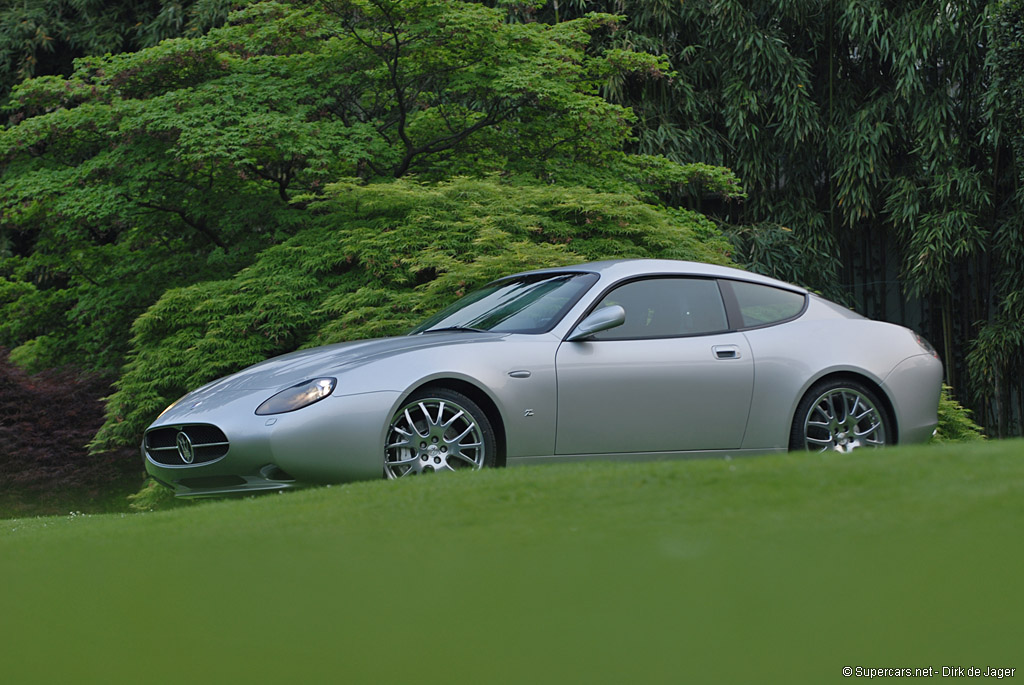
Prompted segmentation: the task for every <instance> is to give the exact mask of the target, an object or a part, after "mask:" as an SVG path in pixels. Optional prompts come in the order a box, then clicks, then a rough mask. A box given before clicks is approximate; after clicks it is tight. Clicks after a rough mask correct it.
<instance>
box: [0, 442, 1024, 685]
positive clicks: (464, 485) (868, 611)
mask: <svg viewBox="0 0 1024 685" xmlns="http://www.w3.org/2000/svg"><path fill="white" fill-rule="evenodd" d="M1022 530H1024V442H1020V441H1008V442H992V443H987V444H972V445H970V446H958V445H951V446H946V447H934V446H933V447H920V448H901V449H891V450H885V451H881V452H873V453H864V452H861V453H856V454H854V455H852V456H848V457H842V456H828V457H821V456H812V455H784V456H779V457H770V458H758V459H745V460H714V461H677V462H657V463H642V464H623V463H616V464H602V463H594V464H586V465H562V466H548V467H536V468H524V469H508V470H501V471H488V472H482V473H475V474H474V473H469V474H453V475H452V476H451V477H429V478H420V479H410V480H408V481H400V482H386V481H380V482H370V483H357V484H353V485H346V486H335V487H332V488H320V489H315V490H307V491H303V492H297V493H291V494H285V495H269V496H264V497H258V498H250V499H241V500H231V501H213V502H203V503H200V504H197V505H195V506H191V507H187V508H184V509H177V510H173V511H166V512H158V513H152V514H137V515H123V514H119V515H103V516H82V515H75V514H69V515H66V516H62V517H51V518H36V519H20V520H7V521H0V578H2V579H3V588H2V590H0V644H2V645H3V648H2V650H3V653H4V658H3V660H2V662H0V663H2V665H0V669H2V670H0V673H2V674H3V679H4V681H5V682H10V683H26V682H75V683H89V682H133V683H135V682H139V683H147V682H153V683H161V682H189V681H193V682H253V683H263V682H266V683H276V682H282V683H283V682H301V683H306V682H341V681H345V682H357V683H358V682H415V683H433V682H460V683H461V682H494V683H517V682H523V683H534V682H550V683H593V682H607V683H651V682H666V683H668V682H672V683H678V682H695V683H740V682H742V683H761V682H766V683H775V682H778V683H796V682H807V683H823V682H832V681H843V680H845V678H843V676H842V668H843V667H845V666H850V667H854V668H856V667H863V668H904V667H910V668H913V667H924V668H926V667H933V668H936V669H939V670H941V668H942V667H944V666H949V667H965V668H967V667H972V666H974V667H980V668H982V670H983V671H984V669H985V668H986V667H989V666H992V667H1004V668H1014V667H1015V668H1017V672H1016V674H1015V675H1016V676H1024V661H1022V660H1021V659H1020V654H1021V652H1020V634H1021V624H1022V622H1024V583H1022V582H1021V579H1020V575H1021V569H1022V568H1024V543H1022V540H1024V535H1022V533H1021V531H1022Z"/></svg>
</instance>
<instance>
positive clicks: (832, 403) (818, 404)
mask: <svg viewBox="0 0 1024 685" xmlns="http://www.w3.org/2000/svg"><path fill="white" fill-rule="evenodd" d="M893 442H895V431H894V429H893V422H892V419H891V418H890V417H889V413H888V411H887V410H886V408H885V405H883V404H882V403H881V402H880V401H879V399H878V397H877V396H876V395H875V393H874V392H872V391H871V390H870V389H869V388H868V387H867V386H866V385H864V384H863V383H861V382H859V381H856V380H853V379H847V378H840V379H834V380H830V381H823V382H821V383H818V384H816V385H814V386H812V387H811V389H810V390H808V391H807V394H806V395H804V398H803V400H801V401H800V405H799V406H798V407H797V410H796V417H795V418H794V419H793V428H792V430H791V432H790V437H789V448H790V449H791V450H810V451H813V452H828V451H834V452H850V451H852V450H855V449H858V448H860V447H884V446H885V445H887V444H892V443H893Z"/></svg>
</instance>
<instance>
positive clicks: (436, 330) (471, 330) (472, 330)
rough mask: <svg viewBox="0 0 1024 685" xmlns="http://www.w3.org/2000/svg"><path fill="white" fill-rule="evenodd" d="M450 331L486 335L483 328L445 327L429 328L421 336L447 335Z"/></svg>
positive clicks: (421, 332)
mask: <svg viewBox="0 0 1024 685" xmlns="http://www.w3.org/2000/svg"><path fill="white" fill-rule="evenodd" d="M448 331H467V332H469V333H486V332H487V331H485V330H484V329H482V328H473V327H472V326H445V327H444V328H428V329H427V330H425V331H420V335H423V334H424V333H446V332H448Z"/></svg>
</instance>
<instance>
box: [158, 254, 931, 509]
mask: <svg viewBox="0 0 1024 685" xmlns="http://www.w3.org/2000/svg"><path fill="white" fill-rule="evenodd" d="M941 382H942V364H941V363H940V361H939V359H938V357H937V355H936V353H935V350H934V349H932V347H931V346H930V345H929V344H928V343H927V342H926V341H925V340H924V339H922V338H921V337H920V336H918V335H916V334H915V333H913V332H912V331H910V330H908V329H906V328H901V327H900V326H894V325H892V324H887V323H882V322H879V321H871V320H869V319H865V318H864V317H862V316H860V315H858V314H855V313H853V312H851V311H850V310H848V309H846V308H844V307H841V306H839V305H836V304H834V303H832V302H829V301H827V300H824V299H822V298H821V297H818V296H816V295H813V294H810V293H808V292H807V291H806V290H804V289H802V288H799V287H797V286H793V285H789V284H787V283H782V282H780V281H776V280H773V279H770V278H766V277H763V276H758V275H755V274H751V273H747V272H744V271H739V270H737V269H729V268H724V267H719V266H711V265H707V264H697V263H692V262H675V261H658V260H621V261H608V262H596V263H592V264H581V265H578V266H571V267H565V268H558V269H544V270H540V271H530V272H527V273H521V274H517V275H514V276H509V277H507V278H502V279H500V280H497V281H494V282H493V283H491V284H489V285H487V286H485V287H484V288H482V289H480V290H478V291H476V292H473V293H471V294H469V295H466V296H465V297H463V298H462V299H460V300H458V301H457V302H455V303H454V304H452V305H451V306H450V307H448V308H447V309H445V310H443V311H441V312H439V313H437V314H435V315H434V316H433V317H431V318H430V319H428V320H427V321H425V322H423V323H422V324H421V325H419V326H417V327H416V328H415V329H413V330H412V331H411V332H410V333H409V334H408V335H406V336H401V337H394V338H383V339H379V340H363V341H358V342H349V343H341V344H337V345H328V346H326V347H320V348H316V349H309V350H301V351H299V352H294V353H292V354H286V355H284V356H281V357H277V358H275V359H270V360H268V361H265V362H262V363H260V364H257V365H255V366H252V367H250V368H248V369H244V370H242V371H240V372H238V373H236V374H234V375H232V376H228V377H226V378H222V379H220V380H217V381H214V382H213V383H210V384H208V385H205V386H203V387H201V388H199V389H198V390H195V391H193V392H191V393H189V394H188V395H186V396H185V397H183V398H182V399H180V400H178V401H177V402H175V403H174V404H173V405H171V406H170V407H168V408H167V409H166V410H165V411H164V413H163V414H161V415H160V417H159V418H157V420H156V422H154V423H153V425H151V426H150V427H149V428H148V429H147V430H146V435H145V439H144V441H143V445H142V451H143V456H144V459H145V463H146V469H147V470H148V471H149V473H150V474H151V475H152V476H153V477H154V478H156V479H157V480H159V481H160V482H162V483H165V484H167V485H169V486H171V487H173V488H174V489H175V490H176V492H177V494H178V495H179V496H185V497H188V496H192V497H195V496H205V495H222V494H229V493H241V492H251V491H256V490H276V489H283V488H291V487H296V486H299V485H304V484H314V483H332V482H345V481H352V480H358V479H368V478H381V477H387V478H404V477H406V476H412V475H417V474H422V473H431V472H435V471H454V470H456V469H479V468H482V467H485V466H501V465H505V464H507V465H514V464H530V463H544V462H557V461H573V460H579V459H613V458H614V459H622V458H625V459H658V458H667V457H686V456H695V455H702V456H714V455H734V456H740V455H750V454H764V453H770V452H781V451H785V450H813V451H829V450H832V451H836V452H848V451H850V450H853V449H856V448H858V447H880V446H883V445H890V444H894V443H896V442H900V443H914V442H923V441H925V440H927V439H928V438H929V437H930V436H931V435H932V432H933V430H934V428H935V426H936V422H937V418H936V410H937V406H938V400H939V391H940V387H941Z"/></svg>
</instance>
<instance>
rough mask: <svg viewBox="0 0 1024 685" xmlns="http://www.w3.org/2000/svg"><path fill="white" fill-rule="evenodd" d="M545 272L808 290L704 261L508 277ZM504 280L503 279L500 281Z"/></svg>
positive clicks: (603, 264)
mask: <svg viewBox="0 0 1024 685" xmlns="http://www.w3.org/2000/svg"><path fill="white" fill-rule="evenodd" d="M543 273H552V274H555V273H596V274H598V275H599V276H600V277H601V279H602V280H605V279H608V280H620V279H623V278H629V277H632V276H702V277H705V278H709V277H710V278H731V279H733V280H737V281H747V282H749V283H760V284H762V285H770V286H774V287H776V288H785V289H786V290H792V291H794V292H798V293H806V292H807V290H806V289H805V288H801V287H800V286H798V285H793V284H792V283H786V282H785V281H780V280H777V279H775V278H769V277H768V276H762V275H760V274H755V273H751V272H749V271H743V270H742V269H736V268H733V267H728V266H719V265H717V264H705V263H704V262H686V261H681V260H676V259H609V260H604V261H599V262H586V263H584V264H573V265H571V266H561V267H551V268H547V269H537V270H534V271H524V272H522V273H518V274H514V275H513V276H509V278H514V277H516V276H524V275H526V274H543ZM501 280H504V279H501Z"/></svg>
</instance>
